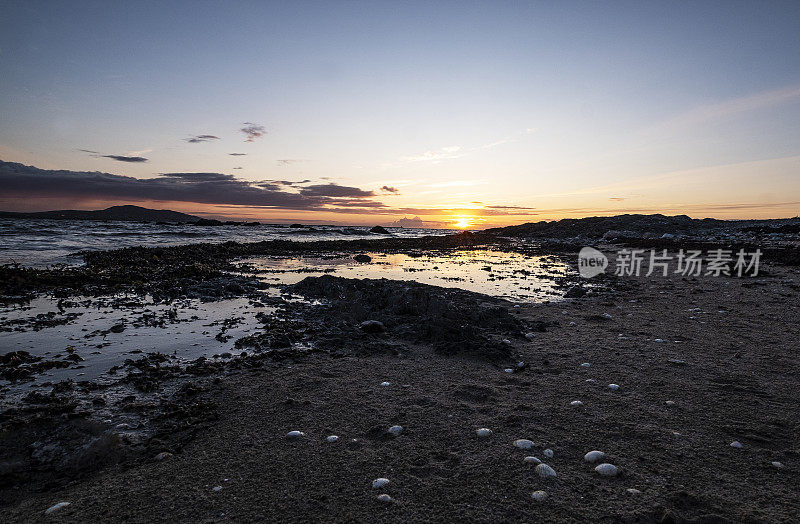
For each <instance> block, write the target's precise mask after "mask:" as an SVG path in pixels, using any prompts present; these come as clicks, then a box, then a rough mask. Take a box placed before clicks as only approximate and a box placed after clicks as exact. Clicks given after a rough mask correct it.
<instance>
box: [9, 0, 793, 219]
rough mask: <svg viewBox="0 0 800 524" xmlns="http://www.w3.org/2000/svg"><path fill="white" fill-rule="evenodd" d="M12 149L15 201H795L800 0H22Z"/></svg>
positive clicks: (358, 207) (760, 205)
mask: <svg viewBox="0 0 800 524" xmlns="http://www.w3.org/2000/svg"><path fill="white" fill-rule="evenodd" d="M0 160H2V161H4V162H5V163H3V164H1V165H0V209H2V210H9V211H28V210H30V211H35V210H47V209H64V208H81V209H89V208H93V209H96V208H101V207H107V205H112V204H119V203H133V204H138V205H143V206H146V207H155V208H170V209H176V210H180V211H186V212H192V213H195V214H207V215H210V216H228V217H235V218H247V219H252V220H272V221H292V222H294V221H305V222H324V223H334V222H335V223H350V224H379V223H380V224H388V223H390V222H392V221H394V220H397V219H399V218H402V217H403V216H408V217H411V216H420V217H421V218H422V219H423V220H425V221H427V222H429V223H431V225H436V224H446V225H449V226H454V225H455V226H461V227H488V226H493V225H506V224H513V223H520V222H529V221H536V220H549V219H556V218H563V217H580V216H590V215H599V214H604V215H607V214H619V213H655V212H660V213H665V214H681V213H683V214H688V215H690V216H693V217H706V216H713V217H719V218H741V217H753V218H777V217H790V216H796V215H799V214H800V2H797V1H789V2H735V1H725V2H699V1H698V2H643V1H635V2H562V1H558V2H555V1H554V2H522V1H514V2H501V1H490V2H466V1H462V2H446V1H428V2H399V1H396V2H381V1H370V2H350V1H348V2H338V1H326V2H322V1H321V2H275V3H269V2H263V1H262V2H236V1H234V2H200V1H192V2H177V1H170V2H164V1H160V2H144V1H135V2H108V1H102V2H60V1H48V2H37V1H30V0H28V1H23V2H13V1H8V0H6V1H4V2H3V9H2V12H0ZM9 163H19V164H24V165H25V166H33V167H34V168H36V169H34V168H24V167H21V166H15V165H12V164H9ZM49 170H58V171H57V172H55V171H49ZM70 171H71V172H73V173H70ZM94 172H102V173H107V174H108V175H98V174H97V173H94ZM131 177H132V178H131Z"/></svg>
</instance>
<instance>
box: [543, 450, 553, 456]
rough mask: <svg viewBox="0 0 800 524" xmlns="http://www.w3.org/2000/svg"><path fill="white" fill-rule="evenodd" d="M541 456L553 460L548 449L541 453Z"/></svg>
mask: <svg viewBox="0 0 800 524" xmlns="http://www.w3.org/2000/svg"><path fill="white" fill-rule="evenodd" d="M542 455H544V456H545V457H546V458H553V450H552V449H549V448H548V449H546V450H544V451H542Z"/></svg>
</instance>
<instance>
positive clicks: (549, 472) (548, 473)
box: [536, 464, 556, 479]
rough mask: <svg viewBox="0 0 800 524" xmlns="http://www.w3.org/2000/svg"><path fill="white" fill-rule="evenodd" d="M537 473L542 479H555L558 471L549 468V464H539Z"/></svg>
mask: <svg viewBox="0 0 800 524" xmlns="http://www.w3.org/2000/svg"><path fill="white" fill-rule="evenodd" d="M536 473H538V474H539V476H540V477H542V478H543V479H546V478H555V476H556V470H554V469H553V468H551V467H550V466H548V465H547V464H539V465H538V466H536Z"/></svg>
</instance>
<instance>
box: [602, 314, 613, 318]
mask: <svg viewBox="0 0 800 524" xmlns="http://www.w3.org/2000/svg"><path fill="white" fill-rule="evenodd" d="M603 316H604V317H605V318H611V315H610V314H608V313H603Z"/></svg>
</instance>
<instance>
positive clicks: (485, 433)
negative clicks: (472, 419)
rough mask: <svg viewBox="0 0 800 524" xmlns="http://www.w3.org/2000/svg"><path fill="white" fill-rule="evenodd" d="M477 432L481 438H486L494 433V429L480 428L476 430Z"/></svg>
mask: <svg viewBox="0 0 800 524" xmlns="http://www.w3.org/2000/svg"><path fill="white" fill-rule="evenodd" d="M475 434H476V435H478V436H479V437H481V438H485V437H489V436H491V435H492V430H491V429H489V428H478V429H476V430H475Z"/></svg>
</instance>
